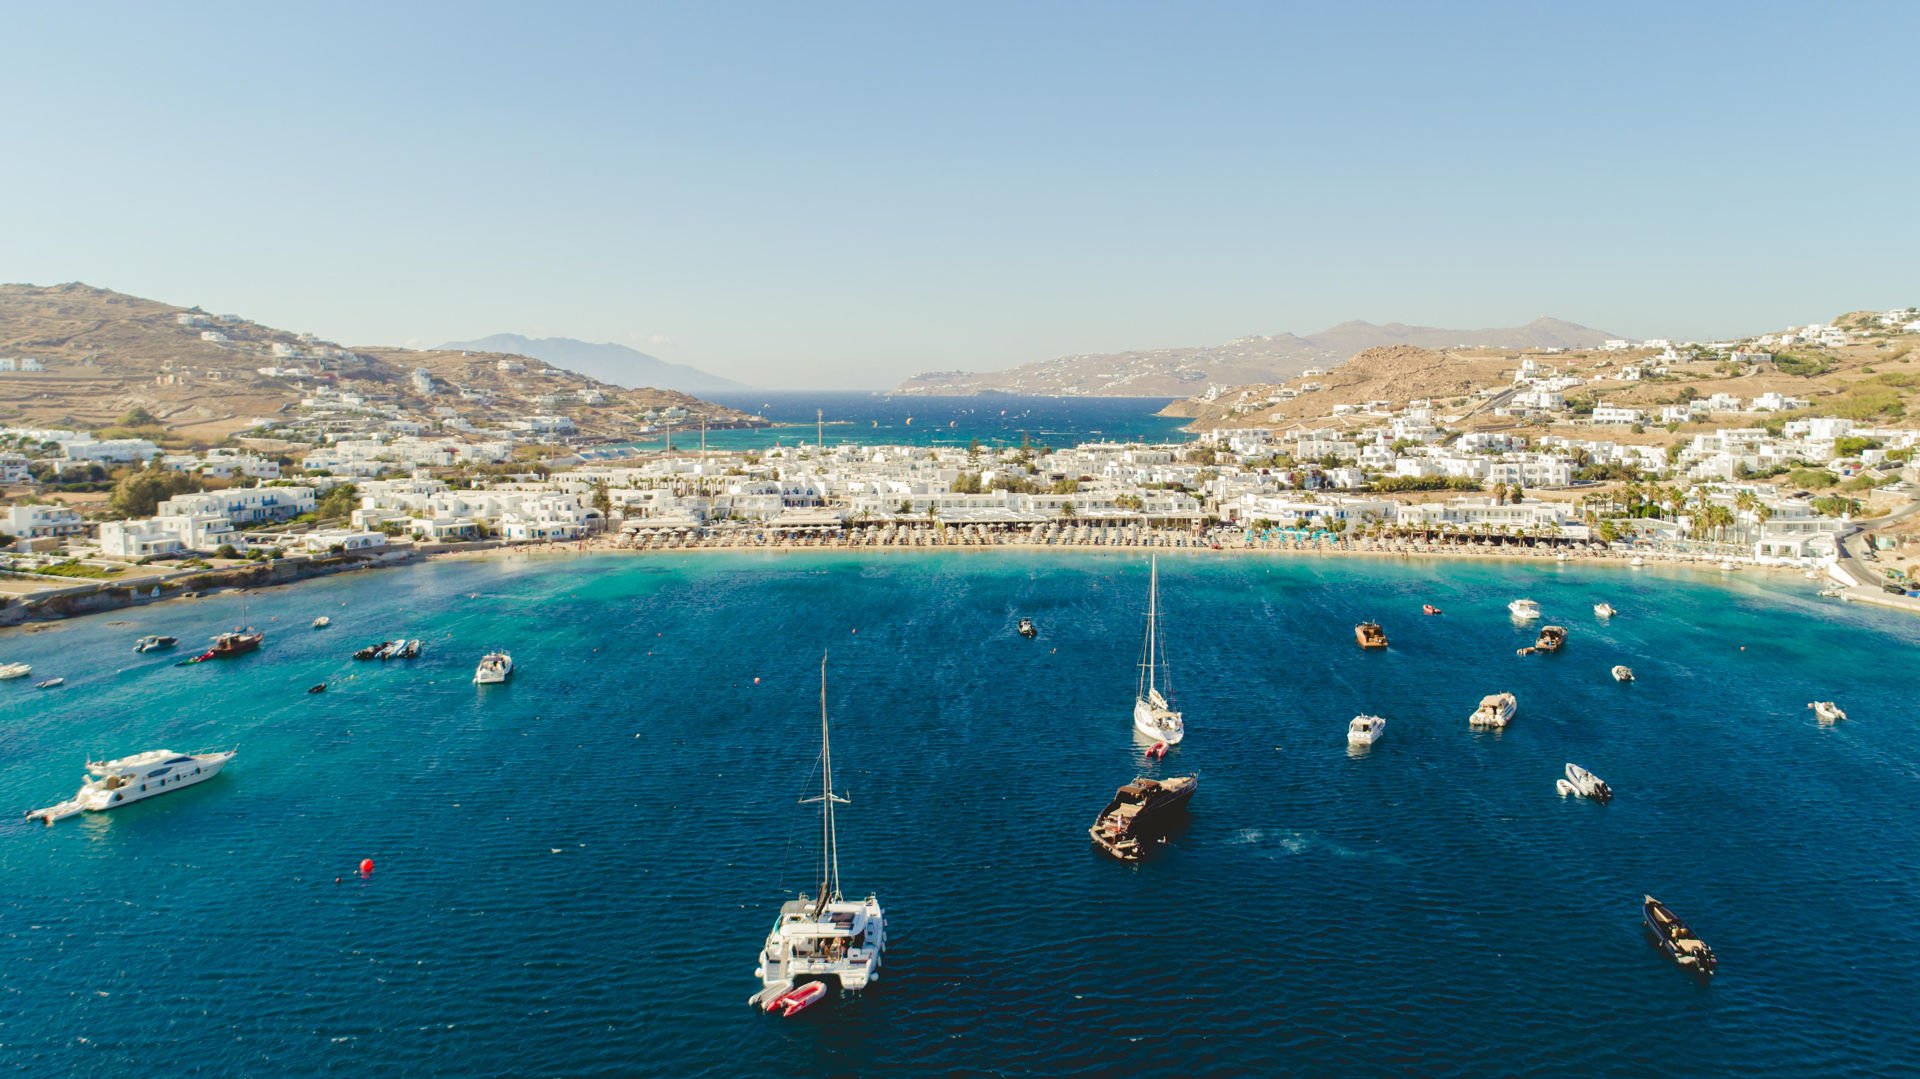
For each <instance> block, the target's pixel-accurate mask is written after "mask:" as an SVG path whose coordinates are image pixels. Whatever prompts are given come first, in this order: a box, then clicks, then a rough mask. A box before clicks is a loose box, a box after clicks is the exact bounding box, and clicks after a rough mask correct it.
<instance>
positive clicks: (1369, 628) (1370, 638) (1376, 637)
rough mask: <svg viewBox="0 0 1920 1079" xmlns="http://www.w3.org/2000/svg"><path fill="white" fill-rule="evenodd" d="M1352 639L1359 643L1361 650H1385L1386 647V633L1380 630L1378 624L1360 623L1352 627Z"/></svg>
mask: <svg viewBox="0 0 1920 1079" xmlns="http://www.w3.org/2000/svg"><path fill="white" fill-rule="evenodd" d="M1353 639H1354V640H1355V641H1357V642H1359V644H1360V647H1362V648H1385V647H1386V646H1387V632H1386V631H1385V630H1383V629H1381V628H1380V623H1378V622H1362V623H1360V624H1359V625H1357V626H1355V627H1353Z"/></svg>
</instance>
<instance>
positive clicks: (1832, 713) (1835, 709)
mask: <svg viewBox="0 0 1920 1079" xmlns="http://www.w3.org/2000/svg"><path fill="white" fill-rule="evenodd" d="M1807 707H1808V708H1811V709H1813V714H1814V715H1816V716H1818V717H1819V718H1820V722H1822V723H1834V722H1837V721H1839V720H1842V719H1845V718H1847V714H1846V713H1845V712H1843V711H1841V710H1840V706H1839V705H1837V704H1835V703H1833V702H1832V701H1808V702H1807Z"/></svg>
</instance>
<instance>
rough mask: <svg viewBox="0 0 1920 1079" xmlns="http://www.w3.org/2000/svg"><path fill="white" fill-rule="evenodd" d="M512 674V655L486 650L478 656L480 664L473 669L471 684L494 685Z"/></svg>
mask: <svg viewBox="0 0 1920 1079" xmlns="http://www.w3.org/2000/svg"><path fill="white" fill-rule="evenodd" d="M512 674H513V657H512V656H510V655H508V654H506V653H505V652H488V653H487V654H486V655H484V656H481V657H480V665H479V666H478V667H475V668H474V669H473V684H474V685H477V686H494V685H499V684H500V683H502V682H504V681H506V680H507V679H508V678H509V677H511V676H512Z"/></svg>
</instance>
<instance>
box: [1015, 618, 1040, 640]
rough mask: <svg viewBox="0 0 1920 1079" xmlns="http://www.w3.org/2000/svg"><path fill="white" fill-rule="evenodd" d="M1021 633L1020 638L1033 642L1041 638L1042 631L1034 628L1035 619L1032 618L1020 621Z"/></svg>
mask: <svg viewBox="0 0 1920 1079" xmlns="http://www.w3.org/2000/svg"><path fill="white" fill-rule="evenodd" d="M1019 632H1020V636H1022V637H1025V638H1027V639H1028V640H1032V639H1033V638H1035V637H1038V636H1040V631H1039V630H1037V629H1035V628H1033V619H1031V618H1022V619H1021V620H1020V630H1019Z"/></svg>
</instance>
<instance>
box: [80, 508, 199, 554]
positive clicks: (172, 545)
mask: <svg viewBox="0 0 1920 1079" xmlns="http://www.w3.org/2000/svg"><path fill="white" fill-rule="evenodd" d="M214 546H216V547H217V546H219V544H215V545H214ZM186 550H187V547H186V544H185V543H184V542H183V541H182V539H181V538H180V533H179V531H178V530H177V529H175V528H172V527H169V526H168V525H167V524H166V523H165V522H163V521H162V520H161V519H160V518H158V517H142V518H139V519H136V520H131V521H102V522H101V523H100V553H101V554H103V555H106V556H107V557H109V558H153V557H166V556H170V555H177V554H184V553H185V552H186Z"/></svg>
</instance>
